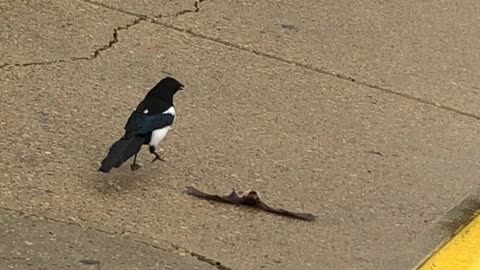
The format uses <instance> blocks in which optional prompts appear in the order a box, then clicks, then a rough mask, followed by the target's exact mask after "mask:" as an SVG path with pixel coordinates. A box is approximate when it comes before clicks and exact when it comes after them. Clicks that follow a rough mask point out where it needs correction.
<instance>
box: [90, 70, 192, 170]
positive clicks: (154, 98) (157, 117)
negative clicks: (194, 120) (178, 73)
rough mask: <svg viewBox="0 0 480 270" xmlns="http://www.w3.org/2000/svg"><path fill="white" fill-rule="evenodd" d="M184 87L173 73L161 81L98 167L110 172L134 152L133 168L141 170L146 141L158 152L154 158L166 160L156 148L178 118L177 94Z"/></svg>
mask: <svg viewBox="0 0 480 270" xmlns="http://www.w3.org/2000/svg"><path fill="white" fill-rule="evenodd" d="M183 88H184V85H183V84H181V83H180V82H179V81H177V80H176V79H174V78H172V77H166V78H164V79H162V80H161V81H160V82H159V83H157V84H156V85H155V86H154V87H153V88H152V89H151V90H150V91H149V92H148V93H147V95H146V96H145V98H144V99H143V100H142V102H140V104H139V105H138V106H137V108H136V109H135V110H134V111H133V112H132V114H131V115H130V117H129V118H128V120H127V123H126V124H125V127H124V129H125V134H124V135H123V137H122V138H120V139H119V140H118V141H116V142H115V143H114V144H113V145H112V146H111V147H110V150H109V151H108V154H107V157H105V159H104V160H103V161H102V165H101V166H100V168H99V169H98V171H101V172H104V173H108V172H109V171H110V170H111V169H112V168H118V167H120V165H122V164H123V163H124V162H125V161H127V160H128V159H129V158H131V157H132V156H134V158H133V163H132V164H131V165H130V169H131V170H132V171H136V170H138V169H139V168H140V165H138V164H137V163H136V161H137V154H138V152H139V151H140V149H141V148H142V145H148V146H149V151H150V153H151V154H153V155H154V156H155V158H154V159H153V160H152V162H155V161H157V160H161V161H165V160H163V158H162V157H160V155H159V154H158V153H157V152H156V148H157V146H158V144H159V143H160V142H161V141H162V140H163V139H164V138H165V136H166V135H167V133H168V131H169V130H170V128H171V126H172V124H173V122H174V120H175V107H174V105H173V96H174V95H175V93H177V91H179V90H183Z"/></svg>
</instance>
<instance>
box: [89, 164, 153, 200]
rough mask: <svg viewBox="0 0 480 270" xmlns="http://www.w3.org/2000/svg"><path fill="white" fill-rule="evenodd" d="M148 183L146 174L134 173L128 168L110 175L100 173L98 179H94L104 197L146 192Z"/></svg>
mask: <svg viewBox="0 0 480 270" xmlns="http://www.w3.org/2000/svg"><path fill="white" fill-rule="evenodd" d="M148 182H149V181H147V173H146V172H141V171H140V170H138V171H135V172H132V171H130V169H127V168H124V169H119V170H116V171H112V172H110V173H108V174H104V173H100V172H98V174H96V178H95V179H92V183H95V184H94V185H95V189H96V190H97V192H99V193H101V194H104V195H113V194H118V193H123V192H131V191H136V190H145V189H146V188H147V186H148Z"/></svg>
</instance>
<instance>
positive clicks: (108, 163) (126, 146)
mask: <svg viewBox="0 0 480 270" xmlns="http://www.w3.org/2000/svg"><path fill="white" fill-rule="evenodd" d="M144 141H145V137H142V136H132V137H130V138H125V137H124V138H121V139H120V140H118V141H116V142H115V143H114V144H113V145H112V147H110V150H109V151H108V154H107V157H106V158H105V159H104V160H103V161H102V166H100V168H99V169H98V170H99V171H101V172H104V173H108V172H109V171H110V170H111V169H112V168H118V167H120V165H122V164H123V163H124V162H125V161H127V160H128V159H129V158H131V157H132V156H133V155H135V154H136V153H138V151H140V148H141V147H142V144H143V142H144Z"/></svg>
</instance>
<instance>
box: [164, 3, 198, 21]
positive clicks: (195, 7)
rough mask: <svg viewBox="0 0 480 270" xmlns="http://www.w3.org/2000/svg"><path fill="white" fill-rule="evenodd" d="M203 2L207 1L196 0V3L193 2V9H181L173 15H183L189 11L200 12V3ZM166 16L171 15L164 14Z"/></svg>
mask: <svg viewBox="0 0 480 270" xmlns="http://www.w3.org/2000/svg"><path fill="white" fill-rule="evenodd" d="M202 2H205V0H195V3H194V4H193V9H185V10H181V11H179V12H177V13H175V15H173V16H172V17H178V16H182V15H184V14H187V13H198V12H200V4H201V3H202ZM164 17H169V16H164ZM155 18H157V17H155Z"/></svg>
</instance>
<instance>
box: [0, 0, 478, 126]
mask: <svg viewBox="0 0 480 270" xmlns="http://www.w3.org/2000/svg"><path fill="white" fill-rule="evenodd" d="M80 1H84V2H87V3H90V4H92V5H96V6H100V7H103V8H107V9H111V10H115V11H118V12H120V13H124V14H127V15H131V16H136V17H137V19H138V20H140V21H144V20H148V21H149V22H151V23H154V24H157V25H161V26H163V27H166V28H169V29H172V30H175V31H178V32H182V33H186V34H189V35H191V36H194V37H197V38H201V39H204V40H209V41H212V42H215V43H219V44H222V45H225V46H228V47H231V48H235V49H239V50H242V51H246V52H249V53H253V54H256V55H259V56H262V57H265V58H270V59H273V60H276V61H280V62H283V63H286V64H290V65H295V66H297V67H300V68H304V69H308V70H311V71H314V72H317V73H321V74H324V75H327V76H331V77H335V78H338V79H341V80H344V81H349V82H352V83H354V84H357V85H361V86H365V87H368V88H372V89H376V90H378V91H381V92H384V93H387V94H392V95H396V96H399V97H402V98H405V99H409V100H413V101H416V102H419V103H423V104H425V105H429V106H434V107H437V108H439V109H442V110H445V111H449V112H453V113H457V114H460V115H463V116H466V117H470V118H474V119H476V120H480V115H477V114H475V113H470V112H464V111H462V110H460V109H456V108H454V107H451V106H448V105H442V104H439V103H437V102H434V101H430V100H427V99H423V98H420V97H416V96H414V95H410V94H406V93H402V92H398V91H395V90H393V89H390V88H387V87H383V86H380V85H376V84H372V83H369V82H366V81H363V80H359V79H356V78H353V77H351V76H349V75H347V74H343V73H339V72H336V71H332V70H327V69H325V68H318V67H314V66H311V65H308V64H304V63H300V62H297V61H293V60H289V59H284V58H281V57H279V56H276V55H273V54H269V53H266V52H261V51H257V50H255V49H249V48H246V47H244V46H241V45H238V44H235V43H231V42H229V41H226V40H222V39H220V38H214V37H209V36H207V35H204V34H201V33H196V32H194V31H192V30H190V29H184V28H180V27H177V26H174V25H171V24H167V23H164V22H160V21H158V20H157V19H160V18H163V17H168V16H165V15H163V16H162V15H157V16H154V17H149V16H147V15H145V14H139V13H135V12H131V11H127V10H123V9H121V8H117V7H113V6H109V5H105V4H102V3H98V2H95V1H93V0H80ZM204 1H205V0H196V1H195V4H194V9H193V10H183V11H180V12H178V13H177V14H176V15H175V17H178V16H180V15H183V14H186V13H190V12H198V11H200V8H199V4H200V3H202V2H204ZM117 31H119V30H117ZM117 31H115V32H114V40H115V37H116V33H117ZM116 42H118V39H117V41H115V42H113V43H112V44H110V43H109V45H110V46H108V45H107V46H106V47H107V48H105V49H102V48H100V50H99V51H98V52H97V51H96V52H95V53H94V57H80V58H77V59H70V60H72V61H76V60H91V59H93V58H95V57H97V56H98V54H99V53H100V51H102V50H106V49H109V48H111V47H112V46H113V45H114V44H115V43H116ZM66 61H67V60H54V61H49V62H40V63H27V64H14V65H15V66H28V65H47V64H55V63H59V62H66ZM8 66H10V64H3V65H2V66H0V69H1V68H4V67H8Z"/></svg>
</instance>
